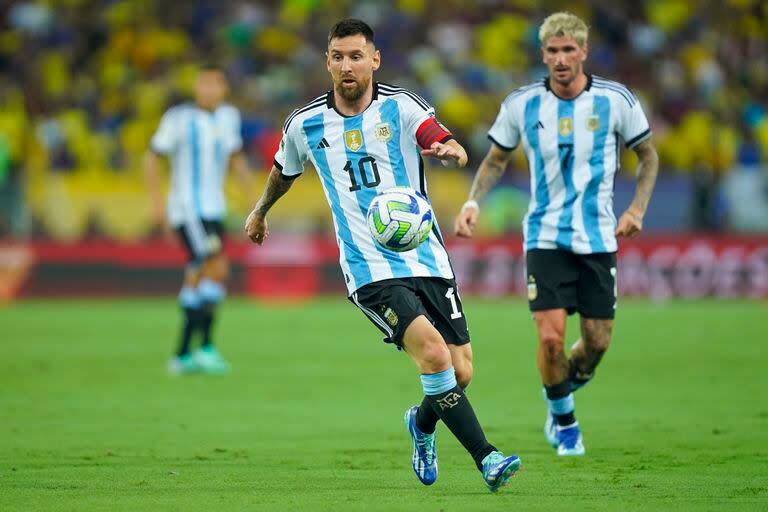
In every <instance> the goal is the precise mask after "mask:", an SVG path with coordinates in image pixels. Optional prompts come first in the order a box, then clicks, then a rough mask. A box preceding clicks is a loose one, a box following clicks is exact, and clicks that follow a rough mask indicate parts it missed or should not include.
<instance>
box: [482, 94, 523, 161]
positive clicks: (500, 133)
mask: <svg viewBox="0 0 768 512" xmlns="http://www.w3.org/2000/svg"><path fill="white" fill-rule="evenodd" d="M488 138H489V139H491V141H492V142H493V143H494V144H496V145H497V146H499V147H500V148H501V149H503V150H505V151H512V150H513V149H515V148H516V147H517V145H518V144H520V130H519V129H518V127H517V123H516V122H515V119H514V116H513V112H512V109H511V108H510V105H508V104H507V103H502V104H501V108H500V109H499V114H498V115H497V116H496V121H494V123H493V126H491V129H490V130H488Z"/></svg>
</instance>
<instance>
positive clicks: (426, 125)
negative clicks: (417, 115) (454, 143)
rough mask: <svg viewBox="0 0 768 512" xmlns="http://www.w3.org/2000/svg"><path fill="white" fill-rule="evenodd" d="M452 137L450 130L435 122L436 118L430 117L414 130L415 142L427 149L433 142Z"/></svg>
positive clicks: (441, 141) (446, 140)
mask: <svg viewBox="0 0 768 512" xmlns="http://www.w3.org/2000/svg"><path fill="white" fill-rule="evenodd" d="M452 138H453V135H452V134H451V132H449V131H448V129H447V128H446V127H445V126H443V125H442V124H440V123H438V122H437V119H435V118H434V117H430V118H429V119H427V120H426V121H424V122H423V123H421V126H419V128H418V130H416V142H418V143H419V146H421V147H422V148H424V149H429V148H430V147H432V144H434V143H435V142H439V143H441V144H442V143H444V142H448V141H449V140H451V139H452Z"/></svg>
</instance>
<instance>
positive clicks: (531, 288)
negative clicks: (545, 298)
mask: <svg viewBox="0 0 768 512" xmlns="http://www.w3.org/2000/svg"><path fill="white" fill-rule="evenodd" d="M538 296H539V289H538V288H537V287H536V279H535V278H534V277H533V276H532V275H530V274H529V275H528V300H529V301H531V302H532V301H534V300H536V297H538Z"/></svg>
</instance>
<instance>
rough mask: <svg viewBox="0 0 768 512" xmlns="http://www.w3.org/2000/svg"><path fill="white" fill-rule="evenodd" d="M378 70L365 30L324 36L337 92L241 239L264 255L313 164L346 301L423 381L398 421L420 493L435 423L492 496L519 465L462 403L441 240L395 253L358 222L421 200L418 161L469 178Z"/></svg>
mask: <svg viewBox="0 0 768 512" xmlns="http://www.w3.org/2000/svg"><path fill="white" fill-rule="evenodd" d="M380 62H381V56H380V54H379V51H378V50H376V47H375V45H374V37H373V31H372V30H371V28H370V27H369V26H368V25H367V24H365V23H364V22H362V21H359V20H353V19H348V20H342V21H340V22H339V23H337V24H336V25H335V26H334V27H333V28H332V29H331V32H330V34H329V36H328V52H327V68H328V71H329V72H330V74H331V78H332V81H333V90H331V91H328V92H327V93H325V94H323V95H321V96H319V97H318V98H316V99H315V100H313V101H312V102H310V103H309V104H308V105H306V106H304V107H302V108H300V109H297V110H296V111H295V112H294V113H293V114H291V116H289V118H288V120H287V121H286V123H285V126H284V133H283V140H282V142H281V144H280V149H279V150H278V152H277V154H276V155H275V164H274V167H273V168H272V170H271V173H270V176H269V179H268V182H267V186H266V189H265V191H264V194H263V196H262V197H261V199H260V200H259V201H258V203H257V204H256V206H255V208H254V210H253V212H251V214H250V215H249V216H248V219H247V221H246V226H245V228H246V232H247V234H248V236H249V237H250V238H251V240H253V241H254V242H256V243H257V244H262V243H264V241H265V240H266V239H267V237H268V235H269V230H268V227H267V221H266V214H267V212H268V211H269V209H270V207H271V206H272V205H273V204H274V203H275V202H276V201H277V200H278V199H279V198H280V197H281V196H282V195H283V194H285V193H286V192H287V191H288V189H289V188H290V186H291V183H292V180H293V179H294V178H296V177H298V176H299V175H300V174H301V173H302V172H303V170H304V164H305V162H306V161H307V160H311V162H312V164H313V166H314V167H315V169H316V170H317V172H318V174H319V175H320V178H321V182H322V184H323V188H324V191H325V194H326V198H327V200H328V203H329V205H330V207H331V212H332V215H333V221H334V227H335V230H336V237H337V241H338V245H339V256H340V263H341V267H342V271H343V273H344V276H345V279H346V282H347V289H348V291H349V298H350V300H351V301H352V302H354V303H355V304H356V305H357V306H358V307H359V308H360V309H361V310H362V311H363V312H364V313H365V315H366V316H367V317H368V318H369V319H370V320H371V321H372V322H373V323H374V325H376V326H377V327H378V328H379V329H380V330H381V331H382V332H384V334H385V335H386V340H385V341H388V342H391V343H394V344H396V345H397V346H398V347H399V348H401V349H404V350H405V351H406V352H407V353H408V355H409V356H410V357H411V358H412V359H413V360H414V361H415V363H416V365H417V366H418V368H419V370H420V371H421V382H422V387H423V390H424V398H423V400H422V402H421V404H420V405H419V406H417V407H412V408H410V409H408V410H407V411H406V414H405V423H406V426H407V428H408V432H409V433H410V435H411V438H412V440H413V445H414V451H413V456H412V466H413V469H414V471H415V473H416V475H417V477H418V478H419V480H420V481H421V482H422V483H424V484H426V485H429V484H432V483H434V481H435V480H436V478H437V452H436V450H435V433H434V432H435V426H436V424H437V421H438V419H440V420H442V421H443V422H444V423H445V424H446V425H447V426H448V428H449V429H450V430H451V432H452V433H453V434H454V435H455V436H456V437H457V438H458V440H459V441H460V442H461V443H462V445H463V446H464V447H465V448H466V449H467V451H468V452H469V453H470V455H471V456H472V458H473V459H474V461H475V463H476V464H477V467H478V469H479V470H480V471H482V475H483V478H484V480H485V483H486V485H487V486H488V488H489V489H490V490H491V491H496V490H497V489H498V488H499V487H501V486H502V485H504V484H506V483H507V481H508V480H509V479H510V478H511V477H512V476H513V475H514V473H515V471H516V470H517V469H518V467H519V466H520V459H518V458H517V457H516V456H511V457H505V456H504V455H503V454H502V453H501V452H499V451H498V450H496V448H494V447H493V446H492V445H491V444H490V443H489V442H488V441H487V440H486V438H485V435H484V433H483V430H482V428H481V427H480V424H479V423H478V421H477V418H476V417H475V413H474V411H473V409H472V406H471V405H470V403H469V400H468V399H467V397H466V395H465V394H464V388H465V387H466V386H467V385H468V384H469V381H470V379H471V377H472V350H471V347H470V343H469V333H468V331H467V324H466V319H465V318H464V313H463V310H462V306H461V299H460V297H459V294H458V291H457V288H456V282H455V280H454V276H453V271H452V269H451V266H450V261H449V259H448V254H447V252H446V250H445V247H444V246H443V243H442V239H441V237H440V234H439V231H438V229H437V227H435V229H434V230H433V232H432V233H431V234H430V236H429V239H428V240H427V241H425V242H424V243H423V244H422V245H421V246H419V248H417V249H414V250H412V251H409V252H405V253H396V252H392V251H389V250H387V249H384V248H381V247H379V246H378V245H376V243H375V242H374V241H373V239H372V237H371V235H370V233H369V231H368V227H367V223H366V218H365V214H366V211H367V209H368V205H369V204H370V202H371V200H372V199H373V197H375V195H376V193H377V192H380V191H382V190H384V189H387V188H389V187H392V186H395V185H402V186H410V187H412V188H414V189H416V190H419V191H420V192H421V193H423V194H424V195H426V184H425V181H424V176H423V162H422V160H421V157H422V156H433V157H436V158H439V159H440V160H441V161H442V162H444V163H447V162H454V163H456V164H457V165H459V166H464V165H465V164H466V162H467V155H466V152H465V151H464V149H463V148H462V147H461V145H459V144H458V143H457V142H456V141H455V140H453V139H452V136H451V134H450V133H449V132H448V131H447V130H446V129H445V128H444V127H443V126H442V125H440V124H439V123H437V121H435V119H434V109H432V107H430V106H429V105H428V104H427V103H426V102H425V101H424V100H423V99H421V98H420V97H418V96H417V95H415V94H413V93H412V92H410V91H407V90H405V89H401V88H399V87H394V86H391V85H387V84H383V83H379V82H374V81H373V72H374V71H375V70H377V69H378V68H379V64H380ZM381 391H382V392H383V393H385V392H386V390H385V389H382V390H381ZM353 411H354V409H351V412H353Z"/></svg>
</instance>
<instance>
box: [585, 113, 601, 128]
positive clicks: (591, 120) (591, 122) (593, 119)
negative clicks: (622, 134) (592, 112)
mask: <svg viewBox="0 0 768 512" xmlns="http://www.w3.org/2000/svg"><path fill="white" fill-rule="evenodd" d="M599 129H600V117H599V116H589V117H588V118H587V130H589V131H591V132H596V131H597V130H599Z"/></svg>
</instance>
